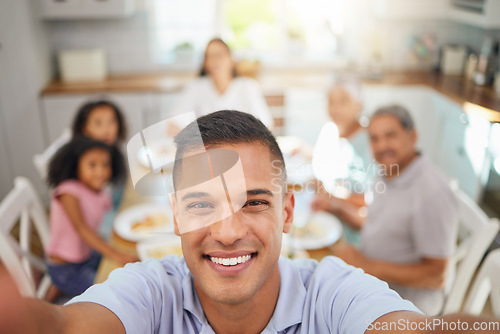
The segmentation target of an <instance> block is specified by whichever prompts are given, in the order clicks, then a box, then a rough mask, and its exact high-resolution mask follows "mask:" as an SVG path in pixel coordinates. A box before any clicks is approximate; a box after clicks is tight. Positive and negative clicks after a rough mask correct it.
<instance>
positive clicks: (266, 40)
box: [152, 0, 344, 64]
mask: <svg viewBox="0 0 500 334" xmlns="http://www.w3.org/2000/svg"><path fill="white" fill-rule="evenodd" d="M343 8H344V0H310V1H304V0H154V6H153V7H152V17H153V33H154V42H153V44H154V46H153V48H154V54H155V58H156V62H158V63H170V64H172V63H179V62H196V63H198V62H199V61H200V60H201V57H202V53H203V50H204V48H205V46H206V43H207V42H208V41H209V40H210V39H211V38H213V37H216V36H219V37H221V38H222V39H223V40H224V41H226V42H227V43H228V44H229V45H230V47H231V49H232V50H233V52H234V55H235V57H236V58H239V59H242V58H246V59H258V60H261V61H263V62H268V63H272V62H283V60H294V59H298V60H329V59H332V57H333V56H335V53H336V51H337V48H338V47H337V41H338V39H339V37H340V36H341V35H342V33H343V24H344V22H343Z"/></svg>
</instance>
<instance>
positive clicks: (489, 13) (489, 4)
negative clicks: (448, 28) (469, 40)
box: [450, 0, 500, 29]
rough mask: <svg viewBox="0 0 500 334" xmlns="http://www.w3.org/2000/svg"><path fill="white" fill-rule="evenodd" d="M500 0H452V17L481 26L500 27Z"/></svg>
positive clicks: (486, 27)
mask: <svg viewBox="0 0 500 334" xmlns="http://www.w3.org/2000/svg"><path fill="white" fill-rule="evenodd" d="M499 17H500V1H498V0H480V1H477V0H451V6H450V18H451V19H452V20H455V21H458V22H461V23H466V24H470V25H474V26H477V27H480V28H485V29H492V28H500V20H499Z"/></svg>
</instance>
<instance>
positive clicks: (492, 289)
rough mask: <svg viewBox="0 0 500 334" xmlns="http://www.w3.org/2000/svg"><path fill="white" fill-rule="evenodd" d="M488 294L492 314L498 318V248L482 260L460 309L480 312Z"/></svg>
mask: <svg viewBox="0 0 500 334" xmlns="http://www.w3.org/2000/svg"><path fill="white" fill-rule="evenodd" d="M488 296H489V297H490V300H491V306H492V309H493V314H494V315H495V317H499V318H500V249H496V250H494V251H492V252H491V253H490V254H488V256H487V257H486V259H485V260H484V262H483V265H482V266H481V269H480V270H479V273H478V275H477V277H476V280H475V281H474V284H473V285H472V288H471V290H470V292H469V296H468V297H467V300H466V302H465V306H464V309H463V310H462V311H464V312H466V313H470V314H481V312H482V311H483V309H484V305H485V304H486V301H487V299H488Z"/></svg>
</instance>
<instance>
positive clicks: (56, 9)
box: [38, 0, 135, 19]
mask: <svg viewBox="0 0 500 334" xmlns="http://www.w3.org/2000/svg"><path fill="white" fill-rule="evenodd" d="M38 1H39V4H40V14H41V16H42V18H44V19H101V18H120V17H127V16H130V15H132V14H133V13H134V10H135V0H38Z"/></svg>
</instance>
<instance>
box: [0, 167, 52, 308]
mask: <svg viewBox="0 0 500 334" xmlns="http://www.w3.org/2000/svg"><path fill="white" fill-rule="evenodd" d="M17 223H19V240H17V239H16V238H14V237H13V236H12V233H11V232H12V229H13V228H14V227H15V226H16V224H17ZM32 226H34V227H35V230H36V232H37V234H38V236H39V238H40V241H41V244H42V246H45V245H47V243H48V241H49V223H48V219H47V215H46V213H45V211H44V208H43V206H42V204H41V203H40V200H39V199H38V196H37V195H36V192H35V190H34V188H33V186H32V185H31V183H30V181H29V180H28V179H26V178H24V177H17V178H16V179H15V180H14V189H12V190H11V191H10V192H9V193H8V194H7V196H6V197H5V198H4V199H3V201H2V202H1V203H0V260H1V261H2V263H3V264H4V265H5V267H6V268H7V270H8V271H9V273H10V274H11V275H12V276H13V278H14V280H15V281H16V283H17V285H18V288H19V291H20V293H21V294H22V295H24V296H29V297H38V298H43V297H44V296H45V294H46V292H47V290H48V288H49V286H50V283H51V282H50V278H49V276H48V274H47V272H46V265H45V261H44V259H43V257H42V256H41V255H37V254H34V253H33V252H32V250H31V244H32V243H31V239H32V238H31V237H32V235H33V234H32V231H31V228H32ZM34 269H36V272H39V273H41V274H42V276H41V278H40V280H39V281H38V277H36V276H35V270H34ZM37 282H39V283H38V284H37Z"/></svg>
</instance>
